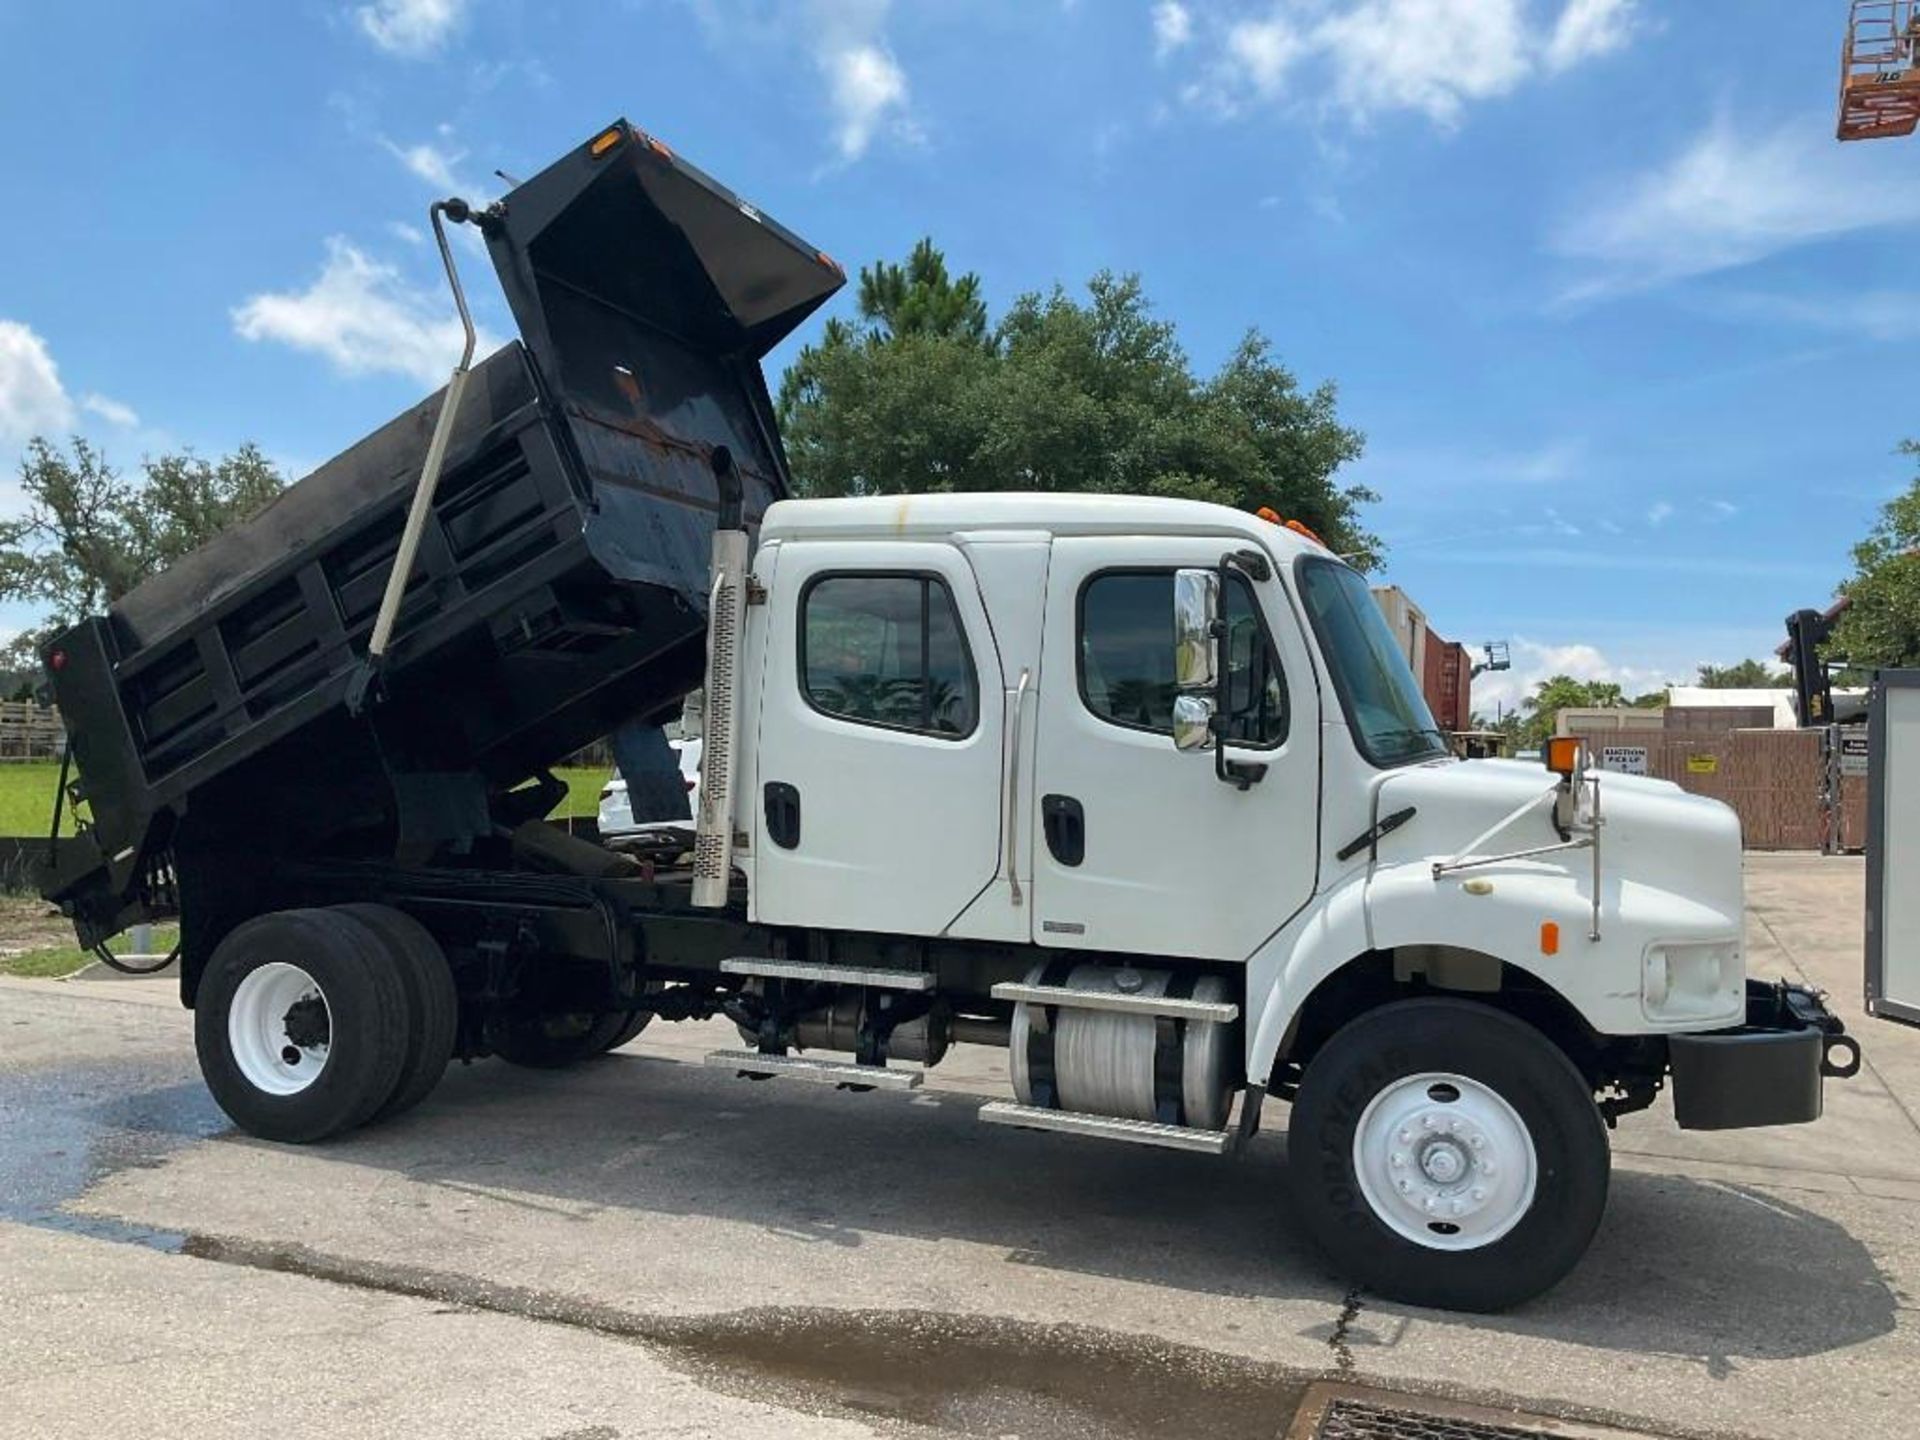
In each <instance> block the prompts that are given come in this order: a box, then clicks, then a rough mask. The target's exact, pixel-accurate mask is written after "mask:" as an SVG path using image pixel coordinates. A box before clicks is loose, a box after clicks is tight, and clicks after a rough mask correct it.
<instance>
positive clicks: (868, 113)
mask: <svg viewBox="0 0 1920 1440" xmlns="http://www.w3.org/2000/svg"><path fill="white" fill-rule="evenodd" d="M684 3H685V4H686V5H687V6H688V7H689V8H690V9H691V10H692V11H693V14H694V16H695V18H696V19H697V20H698V21H699V22H700V26H701V29H702V30H704V31H705V33H706V37H707V41H708V43H709V44H710V45H712V46H713V48H715V49H716V50H722V51H725V52H727V54H728V55H729V56H737V55H738V54H739V53H740V52H742V51H743V50H752V51H758V52H762V58H763V59H764V61H765V63H767V64H789V63H791V60H792V58H793V57H794V56H795V55H796V54H797V55H803V56H805V57H806V59H807V60H809V61H810V62H811V63H812V65H813V68H814V71H815V72H816V73H817V74H818V75H819V77H820V80H821V82H822V83H823V85H824V86H825V99H826V106H827V112H828V115H829V117H830V119H831V121H832V136H833V166H832V167H829V168H833V167H838V166H845V165H850V164H852V163H854V162H855V161H857V160H860V159H861V158H863V157H864V156H865V155H866V154H867V153H868V151H870V150H871V149H872V148H873V145H874V142H875V141H877V140H881V139H890V140H893V141H894V142H896V143H900V144H914V143H917V142H918V141H919V140H920V139H921V131H920V127H919V125H918V124H917V123H916V122H915V120H914V115H913V93H912V84H911V82H910V81H909V79H908V77H907V72H906V68H905V67H904V66H903V65H901V63H900V61H899V59H898V57H897V56H895V54H894V52H893V48H892V46H891V45H889V44H888V43H887V33H886V32H887V20H888V17H889V14H890V12H891V9H892V0H804V3H800V0H787V3H774V0H684Z"/></svg>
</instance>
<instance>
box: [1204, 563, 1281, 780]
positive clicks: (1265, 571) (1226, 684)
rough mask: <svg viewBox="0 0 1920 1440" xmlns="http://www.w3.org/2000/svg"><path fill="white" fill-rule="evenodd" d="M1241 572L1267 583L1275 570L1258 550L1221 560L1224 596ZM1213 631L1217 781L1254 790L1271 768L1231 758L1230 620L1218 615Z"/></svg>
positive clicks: (1215, 774) (1214, 762)
mask: <svg viewBox="0 0 1920 1440" xmlns="http://www.w3.org/2000/svg"><path fill="white" fill-rule="evenodd" d="M1232 570H1238V571H1240V572H1241V573H1242V574H1244V575H1245V576H1246V577H1247V578H1248V579H1249V580H1255V581H1259V580H1267V579H1271V578H1272V575H1273V568H1272V567H1271V566H1270V565H1268V564H1267V557H1266V556H1264V555H1262V554H1261V553H1260V552H1259V551H1258V550H1233V551H1229V552H1228V553H1227V554H1225V555H1222V556H1221V557H1220V593H1221V594H1222V595H1225V594H1226V593H1227V575H1228V572H1229V571H1232ZM1212 630H1213V647H1214V649H1213V720H1212V722H1211V728H1212V730H1213V775H1214V778H1215V779H1216V780H1219V781H1222V782H1224V783H1225V784H1228V785H1231V786H1233V787H1234V788H1235V789H1237V790H1242V791H1245V790H1251V789H1252V788H1253V787H1254V786H1255V785H1258V784H1259V783H1260V782H1261V781H1262V780H1264V779H1266V778H1267V767H1266V766H1265V765H1263V764H1261V763H1259V762H1258V761H1252V760H1229V759H1228V758H1227V717H1228V715H1229V714H1230V713H1231V703H1232V694H1231V689H1230V687H1231V686H1232V684H1233V670H1232V665H1231V663H1230V662H1231V660H1232V656H1230V655H1229V654H1228V647H1227V635H1228V630H1227V621H1226V617H1225V616H1224V615H1221V616H1216V617H1215V619H1214V622H1213V625H1212Z"/></svg>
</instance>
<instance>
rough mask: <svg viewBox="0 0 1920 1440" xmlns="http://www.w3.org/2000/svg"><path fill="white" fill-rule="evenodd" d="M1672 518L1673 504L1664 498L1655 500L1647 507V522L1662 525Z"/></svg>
mask: <svg viewBox="0 0 1920 1440" xmlns="http://www.w3.org/2000/svg"><path fill="white" fill-rule="evenodd" d="M1672 518H1673V506H1672V505H1671V504H1670V503H1669V502H1667V501H1665V500H1656V501H1654V502H1653V504H1651V505H1649V506H1648V507H1647V524H1649V525H1654V526H1659V525H1664V524H1666V523H1667V521H1669V520H1671V519H1672Z"/></svg>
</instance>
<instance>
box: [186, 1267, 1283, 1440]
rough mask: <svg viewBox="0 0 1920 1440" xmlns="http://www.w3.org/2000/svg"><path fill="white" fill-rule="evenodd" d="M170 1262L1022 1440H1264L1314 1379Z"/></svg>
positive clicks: (388, 1277) (1068, 1333)
mask: <svg viewBox="0 0 1920 1440" xmlns="http://www.w3.org/2000/svg"><path fill="white" fill-rule="evenodd" d="M182 1248H183V1252H184V1253H185V1254H187V1255H191V1256H195V1257H197V1258H200V1259H204V1260H214V1261H219V1262H221V1263H224V1264H232V1265H244V1266H248V1267H251V1268H255V1269H262V1270H272V1271H278V1272H281V1273H285V1274H292V1275H302V1276H306V1277H308V1278H310V1279H317V1280H325V1281H329V1282H331V1283H334V1284H341V1285H349V1286H354V1287H356V1288H360V1289H368V1290H376V1291H381V1292H384V1293H388V1294H398V1295H407V1296H412V1297H415V1298H418V1299H427V1300H433V1301H437V1302H440V1303H444V1304H448V1305H453V1306H458V1307H461V1308H464V1309H471V1310H484V1311H490V1312H494V1313H498V1314H505V1315H512V1316H516V1317H519V1318H523V1319H529V1320H537V1321H541V1322H545V1323H549V1324H560V1325H571V1326H575V1327H577V1328H579V1329H582V1330H588V1331H592V1332H593V1333H595V1334H598V1335H605V1336H612V1337H615V1338H619V1339H627V1340H635V1341H639V1342H642V1343H644V1344H646V1345H648V1346H650V1347H652V1348H653V1349H654V1350H655V1351H656V1352H657V1353H659V1354H660V1355H661V1357H662V1358H664V1359H666V1360H668V1361H669V1362H670V1363H677V1364H678V1365H679V1366H680V1367H681V1368H683V1369H684V1370H685V1371H686V1373H687V1374H689V1375H690V1376H692V1377H693V1378H694V1379H695V1380H697V1381H699V1382H700V1383H701V1384H702V1385H704V1386H707V1387H708V1388H710V1389H713V1390H717V1391H720V1392H722V1393H726V1394H732V1395H736V1396H740V1397H743V1398H748V1399H754V1400H760V1401H767V1402H771V1403H775V1404H780V1405H785V1406H788V1407H792V1408H800V1409H807V1410H815V1411H819V1412H823V1413H829V1414H843V1415H847V1414H850V1415H857V1416H861V1417H865V1418H869V1419H885V1420H894V1421H903V1422H906V1423H908V1424H911V1425H916V1426H922V1427H928V1428H931V1429H934V1430H938V1431H940V1432H943V1433H946V1434H958V1435H979V1436H994V1437H998V1436H1010V1435H1017V1436H1019V1437H1021V1440H1094V1437H1100V1440H1149V1437H1164V1436H1169V1435H1178V1436H1182V1437H1192V1440H1203V1437H1204V1440H1216V1437H1217V1440H1270V1437H1272V1436H1275V1435H1278V1434H1279V1433H1281V1431H1282V1430H1284V1428H1285V1427H1286V1424H1287V1422H1288V1421H1289V1420H1290V1419H1291V1417H1292V1416H1293V1414H1294V1412H1295V1410H1296V1409H1297V1408H1298V1406H1299V1404H1300V1400H1301V1397H1302V1396H1303V1395H1304V1394H1305V1393H1306V1388H1307V1385H1308V1384H1309V1383H1310V1381H1311V1380H1312V1379H1313V1378H1314V1377H1313V1376H1311V1375H1306V1374H1303V1373H1301V1372H1298V1371H1295V1370H1291V1369H1288V1368H1285V1367H1282V1366H1278V1365H1272V1364H1268V1363H1264V1362H1261V1361H1256V1360H1248V1359H1243V1358H1239V1357H1234V1356H1227V1355H1220V1354H1216V1353H1214V1352H1212V1351H1208V1350H1201V1349H1198V1348H1195V1347H1191V1346H1182V1345H1173V1344H1169V1343H1167V1342H1164V1341H1160V1340H1156V1339H1153V1338H1151V1337H1149V1336H1142V1335H1134V1334H1126V1333H1121V1332H1116V1331H1110V1330H1102V1329H1098V1328H1095V1327H1093V1326H1085V1325H1072V1324H1036V1323H1032V1322H1025V1321H1015V1320H1002V1319H994V1318H989V1317H977V1316H955V1315H941V1314H934V1313H930V1312H925V1311H911V1310H906V1311H902V1310H830V1309H823V1308H786V1307H781V1308H773V1307H769V1308H766V1309H757V1310H745V1311H738V1312H733V1313H730V1314H724V1315H713V1316H667V1315H646V1314H639V1313H636V1312H633V1311H628V1310H622V1309H619V1308H617V1307H614V1306H607V1305H601V1304H598V1303H595V1302H592V1301H585V1300H580V1299H577V1298H575V1297H571V1296H567V1295H561V1294H557V1293H554V1292H550V1291H542V1290H534V1289H529V1288H527V1287H523V1286H513V1285H499V1284H495V1283H493V1282H490V1281H485V1280H480V1279H477V1278H474V1277H470V1276H462V1275H450V1274H445V1273H441V1272H435V1271H428V1270H421V1269H416V1268H414V1267H410V1266H403V1265H393V1264H386V1263H376V1262H365V1261H358V1260H353V1259H349V1258H346V1257H341V1256H332V1255H324V1254H321V1253H319V1252H316V1251H312V1250H308V1249H306V1248H305V1247H302V1246H296V1245H265V1244H261V1243H259V1242H255V1241H249V1240H230V1239H222V1238H217V1237H213V1236H206V1235H190V1236H188V1237H186V1240H185V1243H184V1245H183V1247H182Z"/></svg>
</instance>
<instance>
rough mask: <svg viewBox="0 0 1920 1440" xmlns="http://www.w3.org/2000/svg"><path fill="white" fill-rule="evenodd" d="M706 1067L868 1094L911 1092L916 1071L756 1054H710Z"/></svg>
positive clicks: (916, 1081)
mask: <svg viewBox="0 0 1920 1440" xmlns="http://www.w3.org/2000/svg"><path fill="white" fill-rule="evenodd" d="M707 1064H709V1065H712V1066H714V1067H716V1068H717V1069H721V1070H736V1071H738V1072H739V1073H741V1074H742V1075H759V1076H766V1077H769V1078H772V1077H780V1078H782V1079H787V1080H811V1081H813V1082H814V1083H815V1084H819V1085H859V1086H863V1087H865V1088H867V1089H870V1090H912V1089H915V1088H917V1087H918V1086H919V1084H920V1081H921V1079H922V1075H921V1072H920V1071H918V1070H889V1069H888V1068H887V1067H886V1066H884V1065H850V1064H848V1063H847V1062H846V1061H844V1060H808V1059H804V1058H803V1057H801V1056H798V1055H762V1054H761V1053H760V1052H759V1051H758V1050H714V1051H711V1052H709V1053H708V1055H707Z"/></svg>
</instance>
